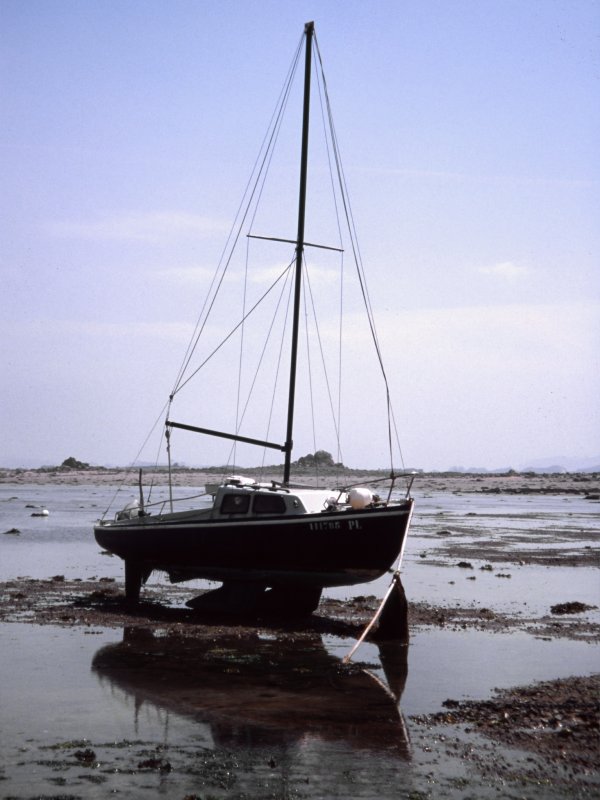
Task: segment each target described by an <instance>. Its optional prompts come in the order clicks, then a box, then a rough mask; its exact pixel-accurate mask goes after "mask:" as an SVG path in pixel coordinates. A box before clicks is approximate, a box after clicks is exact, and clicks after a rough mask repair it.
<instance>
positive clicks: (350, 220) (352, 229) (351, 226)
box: [323, 72, 393, 470]
mask: <svg viewBox="0 0 600 800" xmlns="http://www.w3.org/2000/svg"><path fill="white" fill-rule="evenodd" d="M323 87H324V92H325V98H326V103H327V111H328V117H329V125H330V130H331V137H332V144H333V149H334V156H335V160H336V166H337V171H338V181H339V184H340V193H341V200H342V203H343V206H344V212H345V215H346V223H347V225H348V233H349V235H350V242H351V246H352V251H353V254H354V260H355V264H356V271H357V275H358V279H359V282H360V286H361V292H362V295H363V300H364V303H365V309H366V311H367V320H368V323H369V327H370V329H371V336H372V338H373V343H374V346H375V353H376V355H377V359H378V362H379V367H380V370H381V374H382V377H383V381H384V384H385V388H386V402H387V412H388V413H387V417H388V444H389V452H390V460H391V463H392V470H393V453H392V450H393V448H392V430H391V413H390V412H391V399H390V390H389V383H388V379H387V374H386V370H385V366H384V363H383V357H382V354H381V348H380V344H379V338H378V336H377V330H376V327H375V319H374V316H373V309H372V306H371V302H370V299H369V293H368V290H367V285H366V275H365V272H364V268H363V266H362V258H361V255H360V249H359V246H358V237H357V235H356V225H355V223H354V217H353V215H352V210H351V207H350V198H349V193H348V187H347V183H346V179H345V175H344V171H343V167H342V162H341V153H340V149H339V143H338V140H337V135H336V133H335V125H334V123H333V113H332V109H331V103H330V100H329V92H328V91H327V81H326V79H325V74H324V72H323Z"/></svg>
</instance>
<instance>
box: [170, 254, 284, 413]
mask: <svg viewBox="0 0 600 800" xmlns="http://www.w3.org/2000/svg"><path fill="white" fill-rule="evenodd" d="M294 261H295V258H294V260H293V261H291V262H290V263H289V264H288V265H287V267H286V268H285V269H284V270H283V272H282V273H281V274H280V275H279V277H277V278H276V279H275V281H274V282H273V283H272V284H271V286H269V288H268V289H267V291H266V292H265V293H264V294H263V295H262V297H260V298H259V299H258V300H257V301H256V303H255V304H254V305H253V306H252V308H251V309H250V311H248V313H247V314H246V315H245V316H244V318H243V319H241V320H240V321H239V322H238V324H237V325H236V326H235V327H234V328H233V329H232V330H231V331H230V332H229V333H228V334H227V336H226V337H225V338H224V339H223V340H222V341H221V343H220V344H218V345H217V347H215V349H214V350H213V351H212V353H210V355H208V356H207V357H206V358H205V359H204V361H203V362H202V363H201V364H200V365H199V366H198V367H196V369H195V370H194V371H193V372H192V373H191V374H190V375H188V377H187V378H186V379H185V381H183V382H182V383H181V384H180V385H179V388H178V389H177V392H180V391H181V390H182V389H183V387H184V386H186V385H187V384H188V383H189V382H190V381H191V380H192V378H193V377H194V376H195V375H197V374H198V373H199V372H200V370H201V369H202V368H203V367H204V366H205V365H206V364H207V363H208V362H209V361H210V360H211V358H212V357H213V356H214V355H215V354H216V353H218V352H219V350H220V349H221V348H222V347H223V345H224V344H225V343H226V342H227V341H229V339H231V337H232V336H233V334H234V333H235V332H236V331H237V330H238V328H239V327H240V326H241V325H243V324H244V322H245V320H247V319H248V317H249V316H250V315H251V314H252V313H253V312H254V311H256V309H257V308H258V306H259V305H260V304H261V303H262V302H263V300H264V299H265V298H266V297H267V296H268V295H269V294H270V293H271V292H272V290H273V289H274V288H275V286H276V285H277V284H278V283H279V281H280V280H281V279H282V277H283V276H284V275H285V274H286V273H287V272H288V270H289V269H290V268H291V267H292V266H293V264H294ZM174 394H175V393H174ZM174 394H172V395H171V399H172V398H173V396H174Z"/></svg>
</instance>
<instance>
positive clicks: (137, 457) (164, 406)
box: [102, 400, 169, 519]
mask: <svg viewBox="0 0 600 800" xmlns="http://www.w3.org/2000/svg"><path fill="white" fill-rule="evenodd" d="M168 407H169V401H168V400H167V402H166V403H164V405H163V407H162V408H161V410H160V411H159V413H158V416H157V417H156V420H155V422H154V424H153V425H152V427H151V428H150V430H149V431H148V434H147V435H146V438H145V439H144V441H143V442H142V445H141V447H140V449H139V450H138V451H137V453H136V455H135V458H134V459H133V461H131V462H130V464H129V466H128V467H127V468H126V470H125V477H124V478H123V481H124V480H125V478H126V477H127V474H128V473H129V472H131V470H132V469H134V466H135V462H136V461H137V460H138V459H139V457H140V455H141V454H142V452H143V450H144V448H145V447H146V445H147V444H148V440H149V439H150V437H151V436H152V434H153V433H154V431H155V430H156V428H157V426H158V423H159V422H160V421H161V419H162V417H163V414H164V412H165V409H166V408H168ZM123 481H121V485H119V486H118V487H117V489H116V491H115V492H114V494H112V495H111V498H110V500H109V503H108V506H107V508H106V511H105V512H104V513H103V514H102V519H104V517H105V516H106V515H107V514H108V512H109V510H110V507H111V506H112V504H113V503H114V502H115V498H116V496H117V495H118V494H119V492H120V491H121V489H122V488H123V487H122V483H123Z"/></svg>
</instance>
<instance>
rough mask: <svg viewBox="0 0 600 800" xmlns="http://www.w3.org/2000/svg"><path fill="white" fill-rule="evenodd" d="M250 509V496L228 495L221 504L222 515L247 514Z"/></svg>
mask: <svg viewBox="0 0 600 800" xmlns="http://www.w3.org/2000/svg"><path fill="white" fill-rule="evenodd" d="M249 508H250V495H248V494H226V495H225V497H224V498H223V502H222V503H221V514H247V513H248V509H249Z"/></svg>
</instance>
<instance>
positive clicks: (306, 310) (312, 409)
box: [302, 254, 319, 480]
mask: <svg viewBox="0 0 600 800" xmlns="http://www.w3.org/2000/svg"><path fill="white" fill-rule="evenodd" d="M302 260H303V262H304V264H303V268H302V274H303V277H305V278H306V277H307V272H306V270H307V264H306V259H305V258H304V254H303V256H302ZM309 291H310V290H309ZM302 304H303V306H304V335H305V338H306V359H307V366H308V388H309V397H310V418H311V425H312V437H313V453H316V452H317V432H316V426H315V404H314V393H313V382H312V363H311V358H310V336H309V335H308V309H307V307H306V292H303V293H302ZM314 465H315V473H316V478H317V480H318V478H319V464H318V461H317V459H315V460H314Z"/></svg>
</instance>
